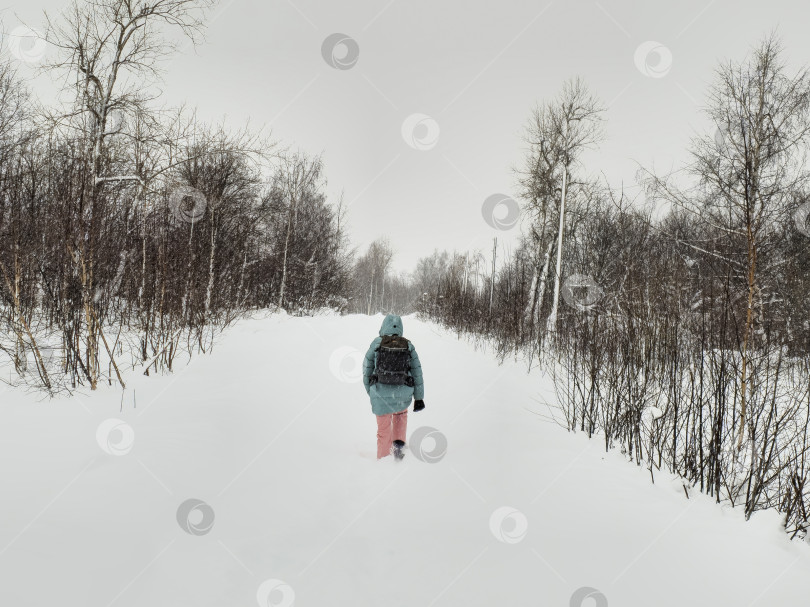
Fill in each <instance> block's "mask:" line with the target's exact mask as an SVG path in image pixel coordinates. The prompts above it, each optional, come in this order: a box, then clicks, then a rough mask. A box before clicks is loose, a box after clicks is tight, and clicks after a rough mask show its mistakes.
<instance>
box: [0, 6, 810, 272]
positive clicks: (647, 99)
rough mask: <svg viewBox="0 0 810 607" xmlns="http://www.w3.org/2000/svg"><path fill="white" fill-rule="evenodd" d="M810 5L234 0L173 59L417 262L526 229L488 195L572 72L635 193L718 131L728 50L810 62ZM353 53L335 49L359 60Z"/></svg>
mask: <svg viewBox="0 0 810 607" xmlns="http://www.w3.org/2000/svg"><path fill="white" fill-rule="evenodd" d="M65 4H66V3H65V2H58V1H54V0H47V1H38V0H27V1H26V2H22V1H19V0H12V4H11V5H10V6H8V7H7V8H6V9H5V11H4V12H3V25H4V31H5V32H10V31H13V29H14V28H15V27H16V26H18V25H19V23H20V20H22V21H24V22H26V23H27V24H28V25H31V26H34V27H41V25H42V23H43V19H42V11H43V10H48V11H58V10H59V9H60V8H61V7H63V6H65ZM808 17H810V9H808V8H807V5H806V3H804V2H800V1H798V0H792V1H791V0H770V1H769V2H767V3H765V2H762V1H761V0H759V1H757V0H745V1H732V0H715V1H709V0H685V1H680V2H672V1H667V2H664V1H657V0H644V1H628V0H602V1H601V2H594V1H592V0H573V1H572V0H556V1H554V2H547V1H545V0H541V1H539V2H538V1H531V2H530V1H521V0H500V1H498V2H472V1H470V0H362V1H361V0H353V1H348V2H336V1H334V0H271V1H266V0H223V1H222V2H221V3H220V5H219V7H218V8H217V9H215V10H214V11H213V13H212V14H211V17H210V19H209V25H208V29H207V34H206V35H207V41H206V42H205V44H204V45H203V46H201V47H199V48H198V49H197V51H196V53H195V52H194V50H193V49H189V50H187V51H186V52H185V53H183V54H182V55H181V56H178V57H176V58H174V59H172V60H171V61H170V62H169V63H168V64H167V65H166V76H165V83H164V90H165V101H166V102H167V103H169V104H179V103H181V102H188V103H189V104H191V105H195V106H197V107H198V111H199V115H200V116H201V117H203V118H205V119H212V120H219V119H221V118H223V117H226V118H227V121H228V123H230V124H232V125H233V126H239V125H241V124H243V123H244V122H245V121H246V120H248V119H250V121H251V123H253V124H255V125H257V126H258V125H268V126H269V127H270V128H271V130H272V133H273V135H274V137H275V138H276V139H277V140H278V141H280V142H281V143H282V144H286V145H292V146H295V147H298V148H301V149H302V150H304V151H307V152H309V153H311V154H318V153H322V155H323V159H324V161H325V166H326V172H327V177H328V180H329V184H328V190H329V193H330V195H331V196H332V197H333V198H334V199H336V198H337V196H338V195H339V193H340V192H341V191H343V192H344V193H345V200H346V202H347V203H350V207H349V215H348V221H349V224H350V237H351V240H352V243H353V244H354V245H357V246H359V247H360V250H361V251H362V250H364V249H365V247H366V246H367V245H368V243H370V242H371V241H372V240H374V239H375V238H377V237H381V236H384V237H387V238H388V239H389V240H390V242H391V244H392V246H393V248H394V249H395V251H396V256H395V259H394V265H395V268H396V269H397V270H402V271H407V270H410V269H412V267H413V266H414V264H415V262H416V260H417V259H418V258H419V257H421V256H424V255H427V254H429V253H431V252H432V251H433V249H434V248H439V249H442V248H447V249H450V250H452V249H456V250H459V251H462V250H469V249H475V248H480V249H482V250H486V251H488V250H489V249H490V248H491V246H492V238H493V236H498V237H499V239H500V240H502V241H504V242H507V243H508V242H510V241H512V242H513V240H514V237H515V235H516V234H517V233H518V230H519V229H520V227H519V225H518V226H516V227H515V228H513V229H511V230H497V229H495V228H493V227H491V226H490V225H488V224H487V222H485V221H484V218H483V216H482V212H481V208H482V204H483V202H484V200H485V199H486V198H487V197H488V196H490V195H492V194H496V193H501V194H505V195H507V196H516V190H515V176H514V174H513V171H512V168H513V167H514V166H516V165H517V164H519V163H520V162H521V158H522V157H523V155H524V153H525V146H524V143H523V141H522V132H523V128H524V126H525V124H526V120H527V118H528V116H529V114H530V111H531V109H532V107H533V106H534V105H535V103H536V102H540V101H543V100H545V99H550V98H552V97H554V96H555V95H556V94H557V93H558V91H559V90H560V88H561V86H562V83H563V81H564V80H566V79H568V78H571V77H574V76H581V77H582V78H583V79H584V80H585V82H586V83H587V84H588V86H589V87H590V88H591V89H592V90H593V91H594V92H595V93H596V94H597V95H598V96H599V97H600V98H601V99H602V101H603V102H604V104H605V105H606V106H607V107H608V111H607V113H606V115H605V118H606V121H607V122H606V134H607V140H606V141H605V142H604V143H603V144H602V145H601V147H600V149H599V151H598V152H597V153H594V154H592V155H591V156H590V157H589V166H590V169H591V170H592V171H593V172H595V173H598V172H600V171H603V172H604V173H605V174H606V176H607V178H608V179H609V180H610V182H611V183H612V184H614V185H618V184H620V183H622V182H623V183H624V184H625V186H626V187H627V189H628V190H629V191H630V193H633V192H634V191H633V189H632V188H633V185H634V183H635V175H636V171H637V167H638V164H639V163H640V164H642V165H644V166H646V167H652V166H653V165H654V166H655V167H657V168H658V169H661V170H665V169H669V168H671V167H673V166H678V165H679V164H681V163H683V162H684V160H685V159H686V156H685V150H686V146H687V144H688V142H689V138H690V137H691V136H693V135H695V134H698V133H703V132H706V131H707V130H709V129H710V127H709V125H707V123H706V122H705V119H704V117H703V116H702V115H701V111H700V110H701V106H702V104H703V102H704V99H705V91H706V87H707V84H708V83H709V82H710V81H711V78H712V73H713V70H714V68H715V66H716V65H717V63H718V61H720V60H722V59H724V58H725V59H728V58H733V59H740V58H742V57H744V55H745V53H746V52H747V50H748V49H749V48H750V46H751V45H752V44H754V43H756V42H757V41H758V40H759V39H760V38H762V37H763V36H764V35H766V34H767V33H768V32H769V31H770V30H772V29H774V28H778V31H779V33H780V34H781V37H782V39H783V42H784V45H785V47H786V57H787V58H788V60H789V62H790V65H791V66H792V67H794V68H798V67H799V66H801V65H804V64H806V63H808V59H810V37H808V35H807V23H808V19H807V18H808ZM335 33H342V34H345V35H346V36H348V37H349V38H351V40H353V41H354V42H355V43H356V45H357V50H358V52H359V54H358V56H357V60H356V62H355V63H353V65H351V66H349V65H343V66H342V67H344V68H348V69H338V68H335V67H332V66H331V65H329V63H328V62H327V61H326V60H325V59H324V57H323V54H322V47H323V45H324V41H325V40H326V39H327V37H329V36H330V35H332V34H335ZM8 38H9V37H8V36H5V37H4V43H3V51H4V52H5V53H8V52H9V49H8V44H7V41H8ZM645 43H647V44H646V45H645ZM656 43H657V44H656ZM349 44H350V45H351V41H350V42H349ZM642 45H645V46H642ZM346 50H347V47H345V46H342V45H339V46H338V47H337V48H336V52H335V57H336V59H337V60H338V61H343V62H347V63H348V64H351V63H352V61H351V60H352V59H353V56H352V55H351V54H349V55H345V53H346ZM350 52H351V51H350ZM328 57H330V58H331V57H332V55H331V54H328ZM21 73H23V74H30V73H31V72H30V68H29V66H27V65H23V66H21ZM32 86H33V87H34V88H35V90H41V91H45V90H46V89H47V85H46V84H45V83H42V82H34V83H32ZM415 114H422V115H424V116H426V117H428V118H424V117H422V118H420V117H415V118H410V119H409V117H412V116H413V115H415ZM403 125H405V128H404V129H403ZM411 125H414V128H411ZM403 130H404V131H405V133H406V135H407V136H404V135H403ZM712 130H713V129H712ZM420 147H421V148H425V149H416V148H420ZM499 212H500V211H499Z"/></svg>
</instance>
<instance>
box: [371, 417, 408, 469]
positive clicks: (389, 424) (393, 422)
mask: <svg viewBox="0 0 810 607" xmlns="http://www.w3.org/2000/svg"><path fill="white" fill-rule="evenodd" d="M407 425H408V410H407V409H405V410H404V411H400V412H399V413H389V414H387V415H378V416H377V459H380V458H383V457H385V456H386V455H390V454H391V446H392V445H393V443H394V441H395V440H401V441H403V442H405V429H406V427H407Z"/></svg>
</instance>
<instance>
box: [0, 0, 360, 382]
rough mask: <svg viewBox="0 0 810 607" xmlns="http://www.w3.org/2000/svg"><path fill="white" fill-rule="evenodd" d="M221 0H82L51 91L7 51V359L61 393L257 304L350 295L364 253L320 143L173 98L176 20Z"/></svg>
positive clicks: (8, 366)
mask: <svg viewBox="0 0 810 607" xmlns="http://www.w3.org/2000/svg"><path fill="white" fill-rule="evenodd" d="M211 4H212V3H211V2H209V1H208V0H161V1H160V2H156V3H153V4H151V5H136V4H134V3H131V2H127V1H125V0H101V1H98V2H93V3H86V2H81V1H78V0H76V1H75V2H73V3H72V4H71V5H70V6H69V7H68V8H67V9H66V10H65V11H64V12H63V13H62V14H61V15H60V16H59V17H58V18H53V19H52V18H51V17H50V16H48V29H47V33H46V34H45V36H46V38H47V40H48V44H49V48H50V49H52V50H53V51H54V53H55V54H54V55H53V56H51V57H49V63H48V64H47V65H45V67H44V69H45V71H47V72H50V73H51V75H52V76H53V77H54V79H59V80H60V81H63V82H66V83H68V84H67V85H66V88H65V90H63V91H62V97H63V98H64V99H67V101H66V102H65V104H64V106H60V107H43V106H41V105H39V104H38V103H37V102H36V100H35V99H33V98H32V97H31V95H30V94H29V93H28V92H27V91H26V88H25V87H24V86H23V84H22V83H21V80H20V78H19V77H18V76H17V74H16V73H15V70H14V64H13V63H12V62H11V61H12V60H11V59H9V60H8V61H7V62H6V63H3V64H2V65H0V280H1V281H2V282H0V326H2V329H0V363H2V364H1V365H0V368H2V379H3V380H4V381H7V382H11V383H26V384H28V385H33V386H38V387H44V388H46V389H47V390H50V391H51V392H54V391H57V390H59V389H63V388H72V387H76V386H79V385H85V386H90V387H91V388H93V389H94V388H95V387H96V386H97V385H98V383H99V382H100V381H108V382H115V381H118V382H120V383H121V385H124V377H123V376H124V374H123V372H122V371H123V369H122V367H123V366H124V364H127V365H130V364H141V365H142V366H143V368H144V371H145V372H146V373H149V371H150V370H159V369H169V370H170V369H171V368H172V363H173V361H174V360H175V359H176V357H177V355H178V353H180V352H186V353H189V354H190V353H192V352H194V351H198V350H203V351H205V350H206V349H207V348H209V347H210V345H211V343H212V339H213V335H214V333H215V332H216V331H218V330H220V329H221V328H222V327H224V326H225V325H227V324H228V323H229V322H231V321H232V320H233V319H234V318H235V317H237V316H238V315H240V314H242V313H244V312H245V311H249V310H251V309H256V308H278V307H280V308H282V309H284V310H287V311H289V312H291V313H296V314H300V313H309V312H311V311H313V310H317V309H319V308H322V307H324V306H328V307H336V308H345V305H346V302H347V299H346V297H345V293H346V291H347V289H348V287H347V285H348V281H349V277H350V270H351V252H350V251H348V249H347V246H348V245H347V240H346V237H345V235H344V231H343V229H344V228H343V225H342V222H341V220H342V209H341V205H340V204H339V203H338V204H332V203H330V202H329V201H328V200H327V197H326V194H325V185H326V182H325V177H324V169H323V165H322V162H321V160H320V158H317V157H311V156H308V155H307V154H305V153H302V152H294V151H290V150H289V149H283V148H281V146H279V145H278V144H277V143H276V142H273V141H271V139H270V138H269V136H266V135H264V134H263V133H261V132H252V131H250V130H249V129H247V128H245V129H241V130H229V129H227V128H226V127H225V126H223V125H211V124H205V123H202V122H201V121H200V120H198V119H197V117H196V115H195V113H194V112H193V111H190V110H187V109H185V108H179V109H176V110H167V109H165V108H161V107H159V106H158V102H159V96H158V95H157V93H155V92H154V91H153V87H152V85H154V83H155V72H156V69H157V67H158V66H159V64H160V60H161V59H162V58H163V57H164V56H165V55H166V54H167V53H168V52H170V51H171V50H172V46H171V44H170V43H169V42H168V39H167V38H165V37H164V36H167V35H168V33H169V32H171V31H175V32H181V33H183V34H185V35H187V36H189V37H191V38H192V40H194V39H196V36H197V35H198V34H199V32H200V31H201V28H202V27H203V23H204V18H205V15H206V11H207V9H209V8H210V6H211Z"/></svg>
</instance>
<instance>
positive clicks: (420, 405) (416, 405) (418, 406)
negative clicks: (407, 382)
mask: <svg viewBox="0 0 810 607" xmlns="http://www.w3.org/2000/svg"><path fill="white" fill-rule="evenodd" d="M424 408H425V401H423V400H421V399H420V400H415V401H413V410H414V412H416V411H421V410H422V409H424Z"/></svg>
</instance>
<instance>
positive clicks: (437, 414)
mask: <svg viewBox="0 0 810 607" xmlns="http://www.w3.org/2000/svg"><path fill="white" fill-rule="evenodd" d="M381 320H382V316H379V315H378V316H376V317H371V318H369V317H366V316H346V317H340V316H335V315H325V316H320V317H315V318H291V317H286V316H282V315H272V316H267V317H264V318H256V319H251V320H244V321H240V322H239V323H237V324H236V325H235V326H234V327H233V328H232V329H230V330H229V331H228V332H227V333H226V334H225V335H224V336H222V337H221V339H220V340H219V343H218V345H217V346H216V347H215V349H214V351H213V353H212V354H211V355H206V356H196V357H195V358H193V359H192V361H191V363H189V364H186V363H185V361H182V362H181V363H178V366H177V368H176V371H175V373H174V374H171V375H166V376H161V377H155V376H154V375H153V376H152V377H144V376H143V375H141V373H140V372H139V371H138V370H135V371H131V372H129V373H128V375H127V378H128V380H129V383H128V385H127V390H126V391H125V393H124V398H123V410H120V409H121V407H122V405H121V393H120V390H119V389H117V388H115V387H108V386H104V387H102V388H100V389H99V390H98V391H97V392H96V393H93V394H84V395H76V396H74V397H72V398H59V399H55V400H52V401H45V402H40V401H38V400H37V397H35V396H32V395H30V394H23V393H21V392H17V391H11V390H8V391H5V392H3V393H0V402H2V406H1V407H0V482H1V483H2V485H0V486H2V491H3V499H2V506H0V605H2V606H4V607H5V606H11V607H17V606H27V605H32V606H33V605H36V606H45V605H67V606H74V605H75V606H81V607H91V606H97V605H98V606H102V607H103V606H110V605H115V606H119V607H125V606H143V605H148V606H150V607H158V606H163V605H165V606H172V607H175V606H180V605H194V606H195V607H198V606H199V607H202V606H209V605H210V606H214V605H216V606H247V605H256V604H257V602H258V601H259V599H261V600H263V601H264V602H258V604H261V605H265V606H267V605H292V604H293V603H292V601H293V599H294V604H295V605H298V606H305V605H318V606H323V605H340V606H343V605H347V606H349V605H350V606H353V607H363V606H370V607H371V606H373V607H399V606H403V607H404V606H408V607H411V606H419V607H430V606H433V605H435V606H437V607H440V606H442V605H464V606H465V607H466V606H477V605H493V604H497V605H513V606H518V605H527V606H528V605H551V606H560V607H566V606H569V605H575V606H579V605H582V606H592V605H593V606H597V605H598V606H600V607H604V606H606V605H611V606H616V607H618V606H622V607H636V606H637V607H649V606H650V605H655V606H656V607H665V606H668V605H671V606H677V607H683V606H684V605H728V606H733V607H737V606H743V607H747V606H755V605H762V606H765V605H769V606H783V605H784V606H795V605H803V604H807V601H808V598H807V597H808V582H807V579H808V573H810V547H808V546H807V545H806V544H803V543H800V542H790V541H789V540H788V539H787V537H786V536H785V535H784V533H783V532H782V531H781V529H780V527H779V518H778V517H777V516H776V515H775V514H774V513H758V514H756V515H755V516H754V517H753V519H752V520H751V521H750V522H748V523H746V522H744V521H743V520H742V513H741V511H738V510H736V509H731V508H729V507H727V506H719V505H717V504H715V503H714V502H713V500H711V499H710V498H708V497H706V496H702V495H700V494H698V493H696V492H693V493H691V499H686V497H685V496H684V491H683V487H682V485H681V483H680V482H678V481H677V480H675V479H673V478H671V477H669V476H668V475H665V474H662V473H658V474H657V475H656V484H651V483H650V477H649V473H648V471H647V470H645V469H641V468H638V467H636V466H634V465H632V464H630V463H628V462H626V461H625V459H624V458H623V457H622V456H621V454H619V453H616V452H610V453H605V452H604V449H603V443H602V442H601V441H600V440H599V439H594V440H588V439H587V438H585V437H584V436H582V435H581V434H571V433H567V432H566V431H565V430H564V429H562V428H560V427H559V426H556V425H554V424H551V423H549V422H547V421H545V418H544V417H543V416H544V415H545V414H546V413H547V412H548V411H547V409H546V406H545V405H544V404H543V402H544V401H546V400H550V399H552V398H553V390H552V389H551V387H550V384H549V381H548V379H547V378H544V377H543V376H542V373H541V372H540V371H539V370H533V371H532V373H531V374H528V375H527V374H526V365H525V363H522V362H515V361H507V362H506V363H505V364H504V365H503V366H498V365H497V364H496V362H495V360H494V357H493V356H492V355H491V354H488V353H486V352H483V351H475V350H474V349H473V348H472V347H471V346H470V345H469V344H468V343H466V342H465V341H463V340H462V341H459V340H457V339H456V338H455V336H454V335H453V334H451V333H449V332H446V331H444V330H441V329H439V328H437V327H436V326H435V325H432V324H430V323H425V322H421V321H418V320H417V319H415V318H413V317H405V318H404V319H403V320H404V328H405V336H406V337H409V338H410V339H411V340H413V342H414V344H415V345H416V348H417V351H418V353H419V356H420V358H421V361H422V366H423V370H424V374H425V403H426V405H427V408H426V409H425V410H424V411H422V412H420V413H412V412H411V413H410V414H409V429H408V435H409V437H410V436H412V433H414V432H415V431H418V432H417V436H421V435H425V434H426V433H428V430H427V429H426V428H435V432H434V433H433V434H432V438H425V439H424V440H422V441H421V443H420V445H421V447H422V448H423V452H424V454H425V455H424V456H423V459H430V458H429V455H430V454H431V453H433V454H434V457H435V459H437V460H438V461H434V462H427V461H420V460H419V459H418V458H417V457H416V455H417V454H418V453H414V452H413V451H411V452H410V453H408V454H407V455H406V457H405V459H404V460H403V461H402V462H396V461H393V460H392V459H391V458H387V460H391V461H386V460H383V461H380V462H377V461H376V459H375V430H376V426H375V420H374V417H373V415H372V413H371V410H370V405H369V403H368V399H367V397H366V395H365V392H364V391H363V387H362V384H361V383H360V379H359V372H360V367H359V364H360V359H361V357H362V355H363V354H364V353H365V350H366V348H367V347H368V344H369V343H370V342H371V340H372V339H373V338H374V337H375V336H376V335H377V331H378V329H379V326H380V323H381ZM135 405H136V406H135ZM111 420H120V421H111ZM420 428H421V430H420ZM444 441H446V444H447V450H446V454H444V455H443V456H442V453H440V452H437V451H438V449H439V448H440V447H441V445H442V444H443V442H444ZM417 446H419V445H415V444H412V445H411V447H412V449H415V448H416V447H417ZM192 499H195V500H198V501H196V502H189V501H188V500H192ZM183 527H185V529H186V530H184V528H183ZM282 582H283V585H282ZM583 587H588V588H592V589H594V590H591V591H589V590H581V589H582V588H583ZM586 594H591V595H592V598H589V599H581V597H582V596H584V595H586Z"/></svg>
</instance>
